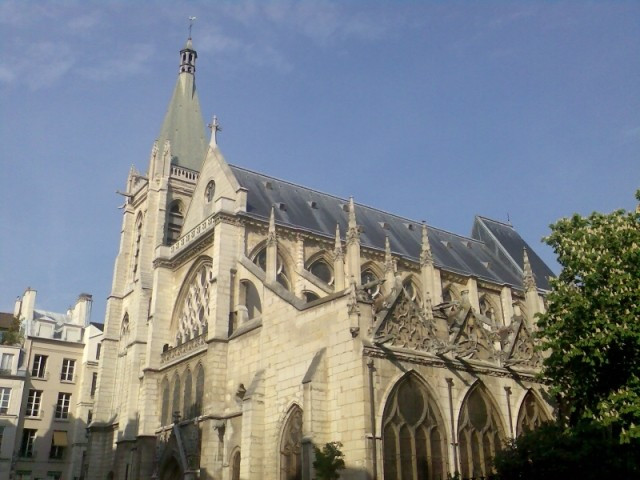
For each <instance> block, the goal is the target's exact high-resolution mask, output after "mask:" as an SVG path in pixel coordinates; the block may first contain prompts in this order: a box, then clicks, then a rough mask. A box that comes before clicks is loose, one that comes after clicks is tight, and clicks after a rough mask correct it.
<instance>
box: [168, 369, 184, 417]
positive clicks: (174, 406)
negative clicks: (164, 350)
mask: <svg viewBox="0 0 640 480" xmlns="http://www.w3.org/2000/svg"><path fill="white" fill-rule="evenodd" d="M172 384H173V385H172V388H173V395H172V397H171V412H170V415H171V423H173V415H174V414H175V413H176V412H179V413H180V415H182V413H183V412H182V410H181V408H180V397H181V396H182V395H181V393H182V391H181V390H180V377H179V376H178V372H175V373H174V374H173V382H172Z"/></svg>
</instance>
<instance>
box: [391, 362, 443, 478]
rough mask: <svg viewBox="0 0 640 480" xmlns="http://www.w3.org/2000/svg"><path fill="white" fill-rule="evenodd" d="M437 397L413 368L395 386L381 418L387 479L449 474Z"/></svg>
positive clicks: (439, 476) (432, 476)
mask: <svg viewBox="0 0 640 480" xmlns="http://www.w3.org/2000/svg"><path fill="white" fill-rule="evenodd" d="M435 398H436V397H435V395H433V393H432V391H431V389H430V388H429V386H428V385H427V384H426V382H424V380H423V379H422V378H421V377H420V376H419V375H417V374H416V373H415V372H413V371H411V372H408V373H407V374H405V375H403V376H402V377H401V378H400V379H399V380H398V381H397V382H396V384H395V385H394V386H393V389H392V391H391V394H390V395H389V397H388V398H387V401H386V405H385V408H384V414H383V420H382V452H383V468H384V478H385V479H391V480H396V479H397V480H400V479H405V478H411V479H416V480H437V479H441V478H445V477H446V474H447V440H446V430H445V426H444V422H443V420H442V414H441V412H440V408H439V407H438V405H437V402H436V400H435Z"/></svg>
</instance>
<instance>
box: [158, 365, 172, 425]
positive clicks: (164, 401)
mask: <svg viewBox="0 0 640 480" xmlns="http://www.w3.org/2000/svg"><path fill="white" fill-rule="evenodd" d="M170 390H171V388H170V386H169V379H168V378H167V376H166V375H165V377H164V378H163V379H162V383H161V385H160V392H161V393H160V394H161V403H160V425H168V424H169V418H170V412H169V410H170V408H169V404H170V401H169V392H170Z"/></svg>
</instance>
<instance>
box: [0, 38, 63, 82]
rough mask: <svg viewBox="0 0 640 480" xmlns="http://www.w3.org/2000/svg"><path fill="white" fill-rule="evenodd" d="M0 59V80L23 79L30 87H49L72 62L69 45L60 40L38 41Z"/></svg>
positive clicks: (61, 75)
mask: <svg viewBox="0 0 640 480" xmlns="http://www.w3.org/2000/svg"><path fill="white" fill-rule="evenodd" d="M19 53H20V55H17V54H14V55H11V56H9V58H7V59H5V60H4V61H3V62H1V63H0V82H2V83H5V84H9V85H11V84H15V83H16V82H19V81H24V82H26V84H27V86H28V87H29V88H30V89H31V90H37V89H40V88H44V87H48V86H50V85H52V84H54V83H55V82H56V81H58V80H59V79H60V78H62V77H63V76H64V75H65V74H66V73H67V72H68V71H69V70H70V69H71V67H72V66H73V64H74V63H75V60H74V57H73V55H72V53H71V49H70V48H69V46H68V45H66V44H65V43H62V42H48V41H47V42H37V43H33V44H31V45H28V46H27V48H25V49H22V50H20V51H19Z"/></svg>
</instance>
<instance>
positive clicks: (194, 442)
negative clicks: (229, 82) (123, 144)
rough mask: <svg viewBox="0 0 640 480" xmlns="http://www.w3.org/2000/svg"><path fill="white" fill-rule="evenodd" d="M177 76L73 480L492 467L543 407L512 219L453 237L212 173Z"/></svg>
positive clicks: (196, 110) (212, 149)
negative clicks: (329, 465)
mask: <svg viewBox="0 0 640 480" xmlns="http://www.w3.org/2000/svg"><path fill="white" fill-rule="evenodd" d="M196 59H197V52H196V50H195V49H194V47H193V45H192V41H191V39H189V40H188V41H187V43H186V45H185V46H184V48H183V49H182V50H181V51H180V57H179V72H178V79H177V83H176V85H175V89H174V91H173V96H172V98H171V100H170V103H169V107H168V110H167V113H166V116H165V119H164V122H163V125H162V128H161V131H160V133H159V135H158V137H157V140H156V142H155V143H154V144H153V146H152V148H151V153H150V156H149V160H148V170H147V172H146V173H140V172H138V171H136V170H135V169H134V168H132V169H131V171H130V172H129V175H128V178H127V183H126V191H125V192H124V195H125V197H126V202H125V206H124V209H123V219H122V229H121V239H120V248H119V252H118V255H117V258H116V261H115V266H114V273H113V282H112V291H111V294H110V296H109V297H108V302H107V309H106V316H105V326H104V339H103V345H102V357H101V363H100V367H99V376H98V385H97V393H96V400H95V406H94V415H93V419H92V423H91V424H90V425H89V427H88V432H89V433H88V434H89V447H88V452H87V457H86V462H87V468H88V470H87V475H88V478H100V479H118V480H130V479H147V478H155V479H161V480H170V479H171V480H172V479H207V480H213V479H215V480H239V479H256V480H263V479H267V480H294V479H312V478H315V474H314V469H313V466H312V463H313V459H314V446H317V447H322V446H323V445H324V444H325V443H327V442H340V443H341V444H342V446H341V447H340V448H341V451H342V452H343V453H344V461H345V464H346V468H345V469H344V470H343V471H342V473H341V478H343V479H351V480H365V479H383V478H384V479H393V480H395V479H419V480H438V479H446V478H447V475H449V474H451V475H453V474H454V473H455V472H459V473H460V475H461V477H462V478H471V477H476V478H478V477H482V476H486V475H489V474H491V472H492V458H493V456H494V454H495V453H496V451H498V450H499V449H500V448H501V446H502V445H503V444H504V442H505V441H506V440H508V439H509V438H513V437H515V436H517V435H519V434H520V433H521V432H522V431H524V430H527V429H532V428H535V427H536V426H537V425H539V424H540V423H541V422H543V421H545V420H548V419H551V418H553V416H554V415H555V406H554V402H553V399H551V398H549V395H548V393H547V388H546V386H545V385H544V384H543V383H541V382H540V380H539V379H538V378H537V377H536V374H537V372H538V371H539V369H540V366H541V362H542V353H541V352H539V351H538V350H536V349H535V348H534V331H535V329H536V327H535V324H534V318H535V315H536V314H537V313H539V312H542V311H544V309H545V299H544V298H545V293H546V292H547V291H548V290H549V277H551V276H553V273H552V271H551V270H550V269H549V268H548V266H546V265H545V264H544V262H543V261H542V260H541V259H540V257H539V256H538V255H537V254H536V253H535V252H534V251H533V250H532V249H531V248H530V247H529V246H528V245H527V243H526V242H525V241H524V240H523V239H522V238H521V236H520V235H519V234H518V233H517V232H516V231H515V230H514V228H513V227H512V226H511V225H509V224H505V223H503V222H498V221H495V220H491V219H488V218H485V217H480V216H478V217H476V218H475V219H474V220H473V224H472V233H471V235H470V236H464V235H458V234H454V233H450V232H447V231H444V230H441V229H438V228H436V227H435V226H431V225H426V224H424V223H421V222H417V221H414V220H411V219H407V218H402V217H400V216H396V215H393V214H390V213H386V212H384V211H382V210H378V209H376V208H373V207H369V206H366V205H361V204H359V203H357V202H356V201H354V199H353V198H349V199H345V198H339V197H336V196H333V195H331V194H327V193H323V192H319V191H316V190H313V189H311V188H307V187H304V186H300V185H295V184H292V183H289V182H287V181H284V180H280V179H277V178H273V177H270V176H268V175H267V174H263V173H258V172H254V171H251V170H247V169H245V168H243V167H242V166H238V165H234V164H231V163H228V162H227V160H226V159H225V158H224V156H223V154H222V151H221V150H220V148H219V147H218V145H217V142H216V134H217V131H218V130H219V126H218V125H217V121H216V120H215V119H214V121H213V122H212V124H211V125H210V128H211V137H210V139H208V138H206V136H205V125H204V121H203V117H202V114H201V110H200V105H199V100H198V94H197V91H196V87H195V71H196Z"/></svg>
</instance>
